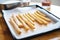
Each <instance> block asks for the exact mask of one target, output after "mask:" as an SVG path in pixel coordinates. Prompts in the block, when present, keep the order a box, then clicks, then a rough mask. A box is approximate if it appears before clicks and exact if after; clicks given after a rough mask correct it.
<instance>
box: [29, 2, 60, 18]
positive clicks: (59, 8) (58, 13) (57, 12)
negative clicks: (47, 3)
mask: <svg viewBox="0 0 60 40" xmlns="http://www.w3.org/2000/svg"><path fill="white" fill-rule="evenodd" d="M30 5H39V6H41V3H36V2H35V3H34V2H31V3H30ZM50 12H51V13H53V14H54V15H56V16H57V17H59V18H60V6H55V5H51V10H50Z"/></svg>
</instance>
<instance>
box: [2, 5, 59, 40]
mask: <svg viewBox="0 0 60 40" xmlns="http://www.w3.org/2000/svg"><path fill="white" fill-rule="evenodd" d="M36 9H37V10H40V11H41V12H42V13H44V14H46V15H47V16H48V17H49V18H50V19H51V20H53V21H54V23H53V24H49V25H48V26H42V27H40V28H36V29H35V30H34V31H33V32H30V31H29V32H28V33H22V34H21V35H17V34H16V33H15V32H14V30H13V28H12V26H11V25H10V23H9V22H8V20H9V17H10V16H11V14H12V13H14V14H17V13H25V12H27V11H28V12H29V11H33V10H36ZM2 12H3V17H4V19H5V21H6V24H7V26H8V28H9V30H10V32H11V34H12V36H13V37H14V38H16V39H23V38H28V37H32V36H34V35H38V34H42V33H46V32H49V31H52V30H55V29H59V28H60V20H59V18H58V17H56V16H55V15H53V14H52V13H50V12H49V11H47V10H45V9H44V8H42V7H40V6H38V5H31V6H28V7H17V8H14V9H11V10H2ZM36 26H37V27H38V25H36Z"/></svg>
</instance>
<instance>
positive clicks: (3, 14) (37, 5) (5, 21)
mask: <svg viewBox="0 0 60 40" xmlns="http://www.w3.org/2000/svg"><path fill="white" fill-rule="evenodd" d="M30 6H36V7H39V8H41V9H43V10H45V9H44V8H42V7H41V6H39V5H30ZM28 7H29V6H28ZM45 11H46V12H48V13H49V14H51V15H53V16H54V17H56V18H57V19H58V20H59V17H57V16H55V15H54V14H52V13H51V12H49V11H47V10H45ZM2 13H3V10H2ZM3 18H4V13H3ZM4 20H5V18H4ZM5 22H6V21H5ZM6 24H7V23H6ZM7 26H8V24H7ZM57 29H59V28H57ZM9 30H10V29H9ZM53 30H55V29H53ZM53 30H51V31H53ZM10 32H11V31H10ZM48 32H49V31H48ZM11 34H12V33H11ZM42 34H43V33H42ZM37 35H40V34H37ZM12 36H13V35H12ZM32 36H34V35H32ZM32 36H29V37H32ZM13 37H14V36H13ZM29 37H27V38H29ZM14 38H15V37H14ZM22 39H24V38H22Z"/></svg>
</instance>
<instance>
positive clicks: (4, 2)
mask: <svg viewBox="0 0 60 40" xmlns="http://www.w3.org/2000/svg"><path fill="white" fill-rule="evenodd" d="M18 2H20V1H16V0H15V1H14V0H13V1H11V0H9V1H3V2H0V4H13V3H18Z"/></svg>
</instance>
